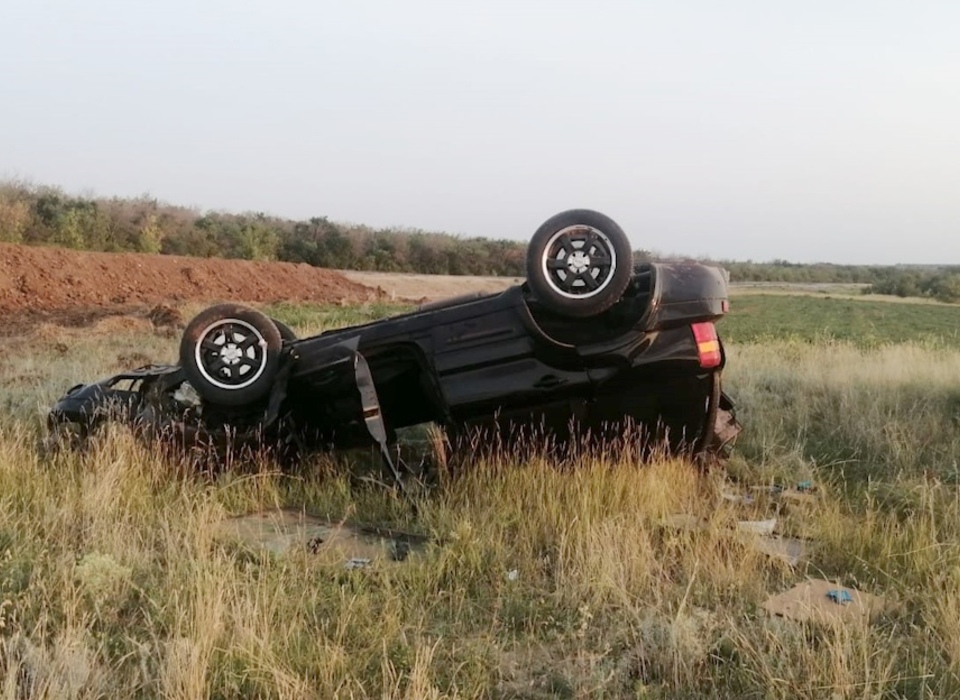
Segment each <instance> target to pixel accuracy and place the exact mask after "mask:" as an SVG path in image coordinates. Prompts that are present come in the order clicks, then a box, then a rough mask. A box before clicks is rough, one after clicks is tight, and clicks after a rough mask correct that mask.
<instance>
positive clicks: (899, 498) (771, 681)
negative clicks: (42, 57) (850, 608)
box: [0, 296, 960, 699]
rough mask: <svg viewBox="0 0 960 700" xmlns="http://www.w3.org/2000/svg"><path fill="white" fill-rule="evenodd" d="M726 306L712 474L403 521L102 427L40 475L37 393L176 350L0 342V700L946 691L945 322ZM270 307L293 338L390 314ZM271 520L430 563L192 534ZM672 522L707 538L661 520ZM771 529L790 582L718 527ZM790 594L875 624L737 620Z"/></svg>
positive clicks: (454, 490) (951, 602) (816, 306)
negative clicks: (787, 559) (696, 525)
mask: <svg viewBox="0 0 960 700" xmlns="http://www.w3.org/2000/svg"><path fill="white" fill-rule="evenodd" d="M784 300H785V301H784ZM734 302H735V305H734V313H733V314H732V315H731V317H730V318H728V319H727V320H726V321H724V326H723V328H722V329H723V330H724V331H725V335H726V337H727V338H728V340H730V341H732V342H729V345H728V351H729V352H728V355H729V364H728V369H727V372H726V381H727V386H728V388H729V390H730V391H731V393H733V394H734V396H735V398H737V399H738V401H739V404H740V413H741V416H742V418H743V422H744V423H745V426H746V430H745V433H744V435H743V437H742V440H741V442H740V444H739V445H738V449H737V452H736V455H735V457H734V460H733V462H732V463H731V465H730V472H729V474H728V473H723V472H718V471H715V472H712V473H710V474H706V475H704V474H701V473H699V472H698V471H697V470H696V469H695V468H694V467H693V466H692V465H690V464H688V463H685V462H682V461H676V460H667V459H656V460H654V461H653V462H652V463H650V464H646V465H643V466H641V465H639V464H638V463H637V459H636V455H635V453H634V451H633V450H632V449H630V448H629V447H628V448H626V449H611V450H607V451H605V452H601V453H593V454H591V453H584V454H580V455H576V456H574V457H572V458H571V459H570V460H569V461H568V462H567V463H565V464H562V465H558V464H556V463H552V462H550V461H547V460H544V459H538V458H536V457H529V456H528V457H525V458H522V459H520V458H512V457H510V456H509V455H502V456H499V457H496V458H489V459H480V458H477V459H474V460H473V461H470V462H468V463H467V465H466V468H464V469H463V470H462V471H461V472H460V474H459V476H457V477H456V478H453V477H452V476H451V475H449V474H447V473H444V474H443V478H442V479H441V481H440V484H439V486H438V487H437V488H435V489H434V490H431V491H423V492H420V493H419V494H418V495H417V497H416V498H417V511H416V512H414V511H413V510H412V509H410V508H409V506H408V504H406V503H405V502H404V501H403V500H401V499H400V498H398V497H397V496H396V495H395V494H394V493H393V492H391V491H389V490H386V489H384V488H382V487H380V486H377V485H373V484H370V483H367V482H365V481H363V480H361V479H358V478H357V477H358V476H362V472H361V469H362V468H361V467H358V466H354V465H353V464H352V463H351V462H349V461H348V460H333V459H327V458H321V459H317V460H316V461H314V462H311V463H310V464H308V465H303V466H302V468H301V469H299V470H298V472H297V473H296V474H283V473H281V472H280V471H279V470H277V469H276V468H275V467H274V465H271V464H268V463H263V464H257V465H248V466H246V467H245V468H243V469H237V470H234V471H228V472H225V473H222V474H219V475H201V474H196V473H194V472H192V471H190V470H189V469H188V468H187V467H186V466H185V465H182V464H178V463H176V462H173V461H171V460H169V459H167V458H164V457H163V456H161V455H159V454H157V453H156V451H155V450H152V449H151V448H150V446H145V445H142V444H140V443H138V442H137V441H135V440H134V439H133V438H132V436H131V435H130V434H129V433H128V432H127V431H125V430H123V429H115V430H111V431H109V432H107V433H105V434H104V435H103V436H101V438H100V439H98V440H97V442H96V443H95V444H94V445H93V446H92V448H91V449H90V450H88V451H87V452H84V453H80V454H75V453H59V454H52V455H51V454H46V453H44V452H42V451H40V450H38V449H37V439H38V437H39V429H40V416H41V412H42V410H43V409H44V407H45V406H48V405H49V404H50V402H51V401H52V400H53V399H54V398H55V397H56V396H57V395H58V394H59V393H60V392H61V391H62V390H63V389H65V388H66V387H67V386H70V385H71V384H72V383H75V381H77V380H80V379H85V378H94V377H98V376H101V375H104V374H107V373H109V372H112V371H116V369H118V368H119V367H120V366H123V365H124V363H125V362H126V361H128V360H129V358H130V357H131V355H132V354H133V353H139V355H142V356H146V357H147V358H148V359H152V360H157V361H169V360H171V359H172V358H173V357H174V353H175V349H176V344H177V339H176V338H175V337H168V336H166V335H163V334H157V333H155V332H154V331H153V330H152V329H151V328H150V327H149V324H140V325H137V324H129V325H128V326H124V325H123V324H117V323H114V324H112V325H110V324H107V325H104V326H102V327H101V328H100V329H99V330H97V329H95V330H94V331H93V332H90V331H82V330H76V329H57V328H41V329H38V331H37V333H36V334H35V335H34V336H31V337H29V338H26V339H23V340H20V341H16V342H13V341H11V342H9V343H8V344H7V345H6V353H5V355H4V358H3V363H2V364H0V396H2V401H3V404H2V407H0V415H2V418H0V697H3V698H19V697H31V698H34V697H37V698H41V697H48V698H70V697H76V698H88V697H89V698H93V697H146V698H152V697H164V698H206V697H213V698H233V697H277V698H331V697H343V698H367V697H370V698H374V697H376V698H410V699H414V698H491V697H492V698H574V697H584V698H587V697H589V698H594V697H599V698H638V697H642V698H701V697H708V698H709V697H713V698H742V697H747V698H784V699H787V698H810V699H819V698H833V697H837V698H954V697H958V696H960V491H958V485H957V482H958V477H960V472H958V468H957V462H958V460H960V349H957V348H955V347H954V346H953V344H952V342H951V339H952V336H951V335H950V333H947V334H940V335H938V334H937V333H936V331H935V328H936V327H937V323H940V327H941V328H942V327H943V326H944V325H946V322H945V319H947V318H949V317H948V316H947V315H946V314H950V313H954V310H951V307H932V308H934V309H935V313H938V314H943V315H941V316H938V317H936V318H933V317H930V318H927V317H924V318H927V320H926V323H927V324H928V325H926V326H925V328H927V329H928V331H929V334H928V335H926V336H924V341H923V342H917V341H916V340H915V339H914V337H913V335H914V334H913V333H907V332H905V331H904V329H903V328H900V327H893V328H892V329H889V331H888V332H886V334H885V335H886V336H887V338H888V341H886V342H884V343H878V342H877V341H875V340H873V339H872V338H873V336H872V335H870V334H868V333H866V332H864V334H862V335H854V334H853V331H848V334H847V335H844V336H840V335H838V334H836V333H834V332H833V330H831V329H844V328H846V329H850V328H854V329H862V330H864V331H866V330H869V329H876V328H877V327H878V326H877V323H880V320H879V319H880V318H883V317H876V318H875V319H874V321H876V323H872V324H867V325H863V324H862V321H861V315H862V314H864V313H874V312H870V311H865V309H868V308H870V307H872V306H874V305H875V304H877V302H850V303H849V304H850V305H849V306H847V305H836V303H835V302H836V300H832V299H821V298H816V297H814V298H807V297H802V298H796V299H789V298H783V297H773V296H770V297H759V296H758V297H752V296H751V298H750V299H749V300H746V299H743V298H742V297H738V298H737V299H735V300H734ZM784 304H785V305H784ZM886 306H887V307H888V308H889V309H890V313H892V314H901V313H904V312H902V311H900V309H899V307H901V306H905V305H900V304H888V305H886ZM912 308H916V309H919V308H920V307H919V306H918V307H912ZM910 310H912V309H911V308H910V307H908V309H907V311H908V312H909V311H910ZM268 311H269V312H270V313H272V314H274V315H276V316H277V317H279V318H282V319H283V320H285V321H288V322H290V323H292V324H293V325H294V326H295V327H296V328H297V330H298V331H300V332H315V331H317V330H321V329H324V328H329V327H332V326H334V325H336V324H338V323H347V322H349V323H355V322H359V321H362V320H369V319H372V318H376V317H377V315H378V314H382V313H388V312H389V309H384V308H378V307H365V308H360V309H353V310H350V309H342V308H339V307H308V308H296V307H289V306H281V307H273V308H271V309H269V310H268ZM747 311H749V312H750V313H749V314H747V313H746V312H747ZM879 311H882V310H876V313H879ZM747 316H749V318H746V317H747ZM778 317H787V318H788V319H789V320H791V321H792V322H793V325H791V326H789V327H788V329H789V332H786V336H787V337H771V336H770V334H768V333H761V332H759V330H758V329H755V330H754V331H752V332H751V333H747V330H749V329H750V328H751V326H750V325H747V324H748V323H756V322H757V321H756V319H757V318H768V319H772V318H778ZM885 318H887V319H888V320H889V319H894V320H895V321H897V322H898V323H900V322H902V323H908V322H910V319H912V318H914V317H913V316H910V315H905V316H899V315H895V316H888V317H885ZM824 319H829V324H828V325H826V326H821V325H819V324H820V323H822V322H823V320H824ZM937 319H939V320H937ZM738 323H741V324H743V325H741V326H740V331H739V332H740V335H739V336H738V335H737V328H738V326H737V324H738ZM880 325H881V327H882V324H880ZM953 327H954V328H955V327H956V325H954V326H953ZM745 329H746V330H745ZM825 329H826V330H829V331H830V332H824V330H825ZM885 330H886V329H885ZM871 332H872V331H871ZM893 338H897V339H898V340H897V341H894V340H893ZM806 479H812V480H813V481H814V482H815V483H816V484H817V485H818V498H817V500H816V501H815V502H813V503H810V504H804V503H795V504H790V503H785V504H781V505H780V506H778V505H777V503H776V502H775V501H774V500H773V499H771V498H769V497H765V496H763V495H762V494H761V495H760V497H758V499H757V500H756V501H755V502H754V503H752V504H751V505H748V506H744V505H737V504H734V503H731V502H729V501H726V500H724V499H723V498H722V493H723V492H724V491H728V490H731V489H742V488H747V487H749V486H759V485H769V484H771V483H788V484H789V483H795V482H797V481H800V480H806ZM282 506H297V507H306V508H307V509H308V510H309V511H310V512H312V513H315V514H318V515H321V516H327V517H331V518H337V519H339V518H345V519H347V520H350V521H356V522H365V523H378V524H384V525H390V526H393V527H397V528H400V529H405V530H408V531H413V532H417V533H421V534H424V535H427V536H428V537H429V538H430V539H431V542H432V544H431V545H430V546H428V547H427V549H426V550H425V551H423V552H422V553H419V554H417V555H415V556H411V558H410V559H409V560H408V561H406V562H404V563H402V564H396V565H393V566H378V567H373V568H369V569H363V570H358V571H348V570H346V569H345V568H344V567H343V562H342V561H338V560H336V559H332V558H329V557H323V556H314V555H310V554H308V553H306V552H302V553H295V554H291V555H288V556H283V557H270V556H267V555H258V554H255V553H251V552H249V551H246V550H242V549H240V548H237V547H231V546H227V545H224V544H223V543H220V542H219V541H217V540H216V539H215V538H214V537H213V535H212V529H213V527H214V525H215V523H217V522H218V521H219V520H221V519H222V518H224V517H226V516H228V515H232V514H240V513H245V512H250V511H255V510H262V509H267V510H270V509H275V508H278V507H282ZM676 513H686V514H691V515H693V516H695V517H697V518H699V519H700V521H701V522H702V523H703V528H702V529H700V530H694V531H685V530H677V529H673V528H671V527H667V526H665V525H664V518H665V516H669V515H671V514H676ZM772 515H776V517H778V519H779V527H780V529H781V531H782V532H783V533H784V534H787V535H791V536H797V537H804V538H808V539H809V541H810V543H811V546H812V551H811V558H810V562H809V563H808V564H806V565H803V566H801V567H799V568H798V569H791V568H790V567H788V566H787V565H786V564H784V563H782V562H779V561H777V560H774V559H770V558H768V557H766V556H764V555H762V554H761V553H759V552H758V551H757V550H756V549H755V548H754V547H753V546H752V545H751V540H750V539H749V538H748V537H745V536H743V535H741V534H738V532H737V530H736V527H735V524H736V522H737V521H738V520H743V519H759V518H765V517H770V516H772ZM514 570H515V571H516V572H517V576H516V577H511V576H508V572H511V571H514ZM806 577H830V578H833V579H835V580H838V581H840V582H841V583H844V584H847V585H854V586H857V587H859V588H861V589H863V590H866V591H869V592H871V593H874V594H877V595H883V596H887V597H888V598H890V599H892V600H895V601H896V602H897V603H898V607H897V608H896V609H895V610H893V611H892V612H890V613H888V614H887V615H885V616H882V617H881V618H880V619H878V620H877V621H875V622H874V623H873V624H866V623H858V624H850V625H842V626H820V625H815V624H812V623H809V624H797V623H791V622H787V621H784V620H780V619H774V618H770V617H769V616H767V615H766V614H765V613H763V612H762V610H761V609H760V605H761V603H762V602H763V601H764V599H765V598H766V597H767V596H768V595H769V594H771V593H775V592H779V591H781V590H784V589H785V588H787V587H789V586H790V585H792V584H794V583H796V582H798V581H801V580H803V579H804V578H806Z"/></svg>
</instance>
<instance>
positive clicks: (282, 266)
mask: <svg viewBox="0 0 960 700" xmlns="http://www.w3.org/2000/svg"><path fill="white" fill-rule="evenodd" d="M376 298H377V290H374V289H371V288H369V287H366V286H364V285H362V284H359V283H357V282H353V281H351V280H349V279H347V278H346V277H345V276H344V275H342V274H340V273H339V272H337V271H335V270H324V269H320V268H316V267H311V266H309V265H305V264H299V265H298V264H293V263H277V262H254V261H249V260H220V259H208V258H187V257H181V256H174V255H144V254H138V253H91V252H81V251H75V250H65V249H61V248H45V247H32V246H19V245H11V244H0V316H3V317H4V319H5V321H6V322H7V323H8V324H9V322H10V321H11V320H12V319H13V318H19V320H20V321H21V322H22V321H23V320H26V318H31V317H32V318H34V319H43V320H54V321H59V322H64V323H68V324H69V325H83V324H85V323H88V322H90V321H93V320H96V319H98V318H101V317H103V316H109V315H114V314H118V313H130V312H131V311H133V310H137V309H140V310H143V309H149V308H153V307H156V306H158V305H174V306H176V305H178V304H181V303H182V302H186V301H207V302H214V301H243V302H261V303H264V302H266V303H269V302H276V301H314V302H328V303H355V302H360V301H367V300H371V299H376ZM16 325H19V324H16ZM8 327H9V326H8Z"/></svg>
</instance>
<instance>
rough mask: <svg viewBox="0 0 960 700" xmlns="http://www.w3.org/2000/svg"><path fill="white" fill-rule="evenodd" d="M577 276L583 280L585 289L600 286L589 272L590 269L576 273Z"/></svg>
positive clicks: (591, 289) (593, 288)
mask: <svg viewBox="0 0 960 700" xmlns="http://www.w3.org/2000/svg"><path fill="white" fill-rule="evenodd" d="M577 277H578V278H579V279H582V280H583V284H584V286H585V287H586V288H587V289H589V290H590V291H591V292H592V291H593V290H595V289H596V288H597V287H599V286H600V285H599V284H598V283H597V280H596V279H595V278H594V276H593V275H591V274H590V270H587V271H586V272H584V273H582V274H580V275H577Z"/></svg>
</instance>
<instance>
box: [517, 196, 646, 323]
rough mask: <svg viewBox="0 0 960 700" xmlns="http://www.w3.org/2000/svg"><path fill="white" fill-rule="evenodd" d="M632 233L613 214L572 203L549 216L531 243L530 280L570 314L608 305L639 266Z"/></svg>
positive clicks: (542, 298) (542, 296) (549, 303)
mask: <svg viewBox="0 0 960 700" xmlns="http://www.w3.org/2000/svg"><path fill="white" fill-rule="evenodd" d="M632 258H633V251H632V250H631V248H630V239H629V238H627V234H625V233H624V232H623V229H621V228H620V227H619V226H618V225H617V223H616V222H615V221H614V220H613V219H611V218H610V217H608V216H605V215H604V214H601V213H600V212H597V211H593V210H591V209H571V210H569V211H565V212H561V213H560V214H557V215H556V216H553V217H551V218H549V219H547V221H545V222H544V223H543V224H542V225H541V226H540V228H538V229H537V231H536V233H534V234H533V238H532V239H530V245H529V247H528V248H527V283H528V284H529V285H530V288H531V289H532V290H533V292H534V294H535V295H536V297H537V300H538V301H539V302H540V303H541V304H543V305H544V306H545V307H546V308H548V309H550V310H551V311H554V312H555V313H558V314H562V315H564V316H572V317H576V318H583V317H587V316H594V315H596V314H599V313H602V312H603V311H606V310H607V309H609V308H610V307H611V306H613V305H614V304H616V303H617V302H618V301H619V300H620V298H621V297H622V296H623V293H624V291H626V289H627V285H629V284H630V277H631V275H632V272H633V261H632Z"/></svg>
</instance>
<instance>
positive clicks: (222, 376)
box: [180, 304, 282, 407]
mask: <svg viewBox="0 0 960 700" xmlns="http://www.w3.org/2000/svg"><path fill="white" fill-rule="evenodd" d="M281 344H282V339H281V337H280V331H279V330H278V329H277V326H276V325H275V324H274V323H273V321H271V320H270V319H269V318H268V317H266V316H264V315H263V314H262V313H260V312H259V311H257V310H255V309H251V308H249V307H246V306H240V305H239V304H218V305H216V306H211V307H210V308H209V309H207V310H206V311H203V312H201V313H200V314H198V315H197V316H196V317H194V319H193V320H192V321H190V323H189V324H187V327H186V329H184V331H183V338H182V339H181V341H180V366H181V367H183V372H184V374H185V375H186V377H187V380H188V381H189V382H190V384H191V385H192V386H193V388H194V389H196V390H197V393H198V394H200V396H202V397H203V398H204V399H205V400H207V401H209V402H210V403H212V404H217V405H219V406H230V407H233V406H245V405H248V404H253V403H256V402H257V401H260V400H261V399H263V398H265V397H266V396H267V395H268V394H269V393H270V388H271V387H272V385H273V380H274V377H276V374H277V370H278V369H279V367H280V346H281Z"/></svg>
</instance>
